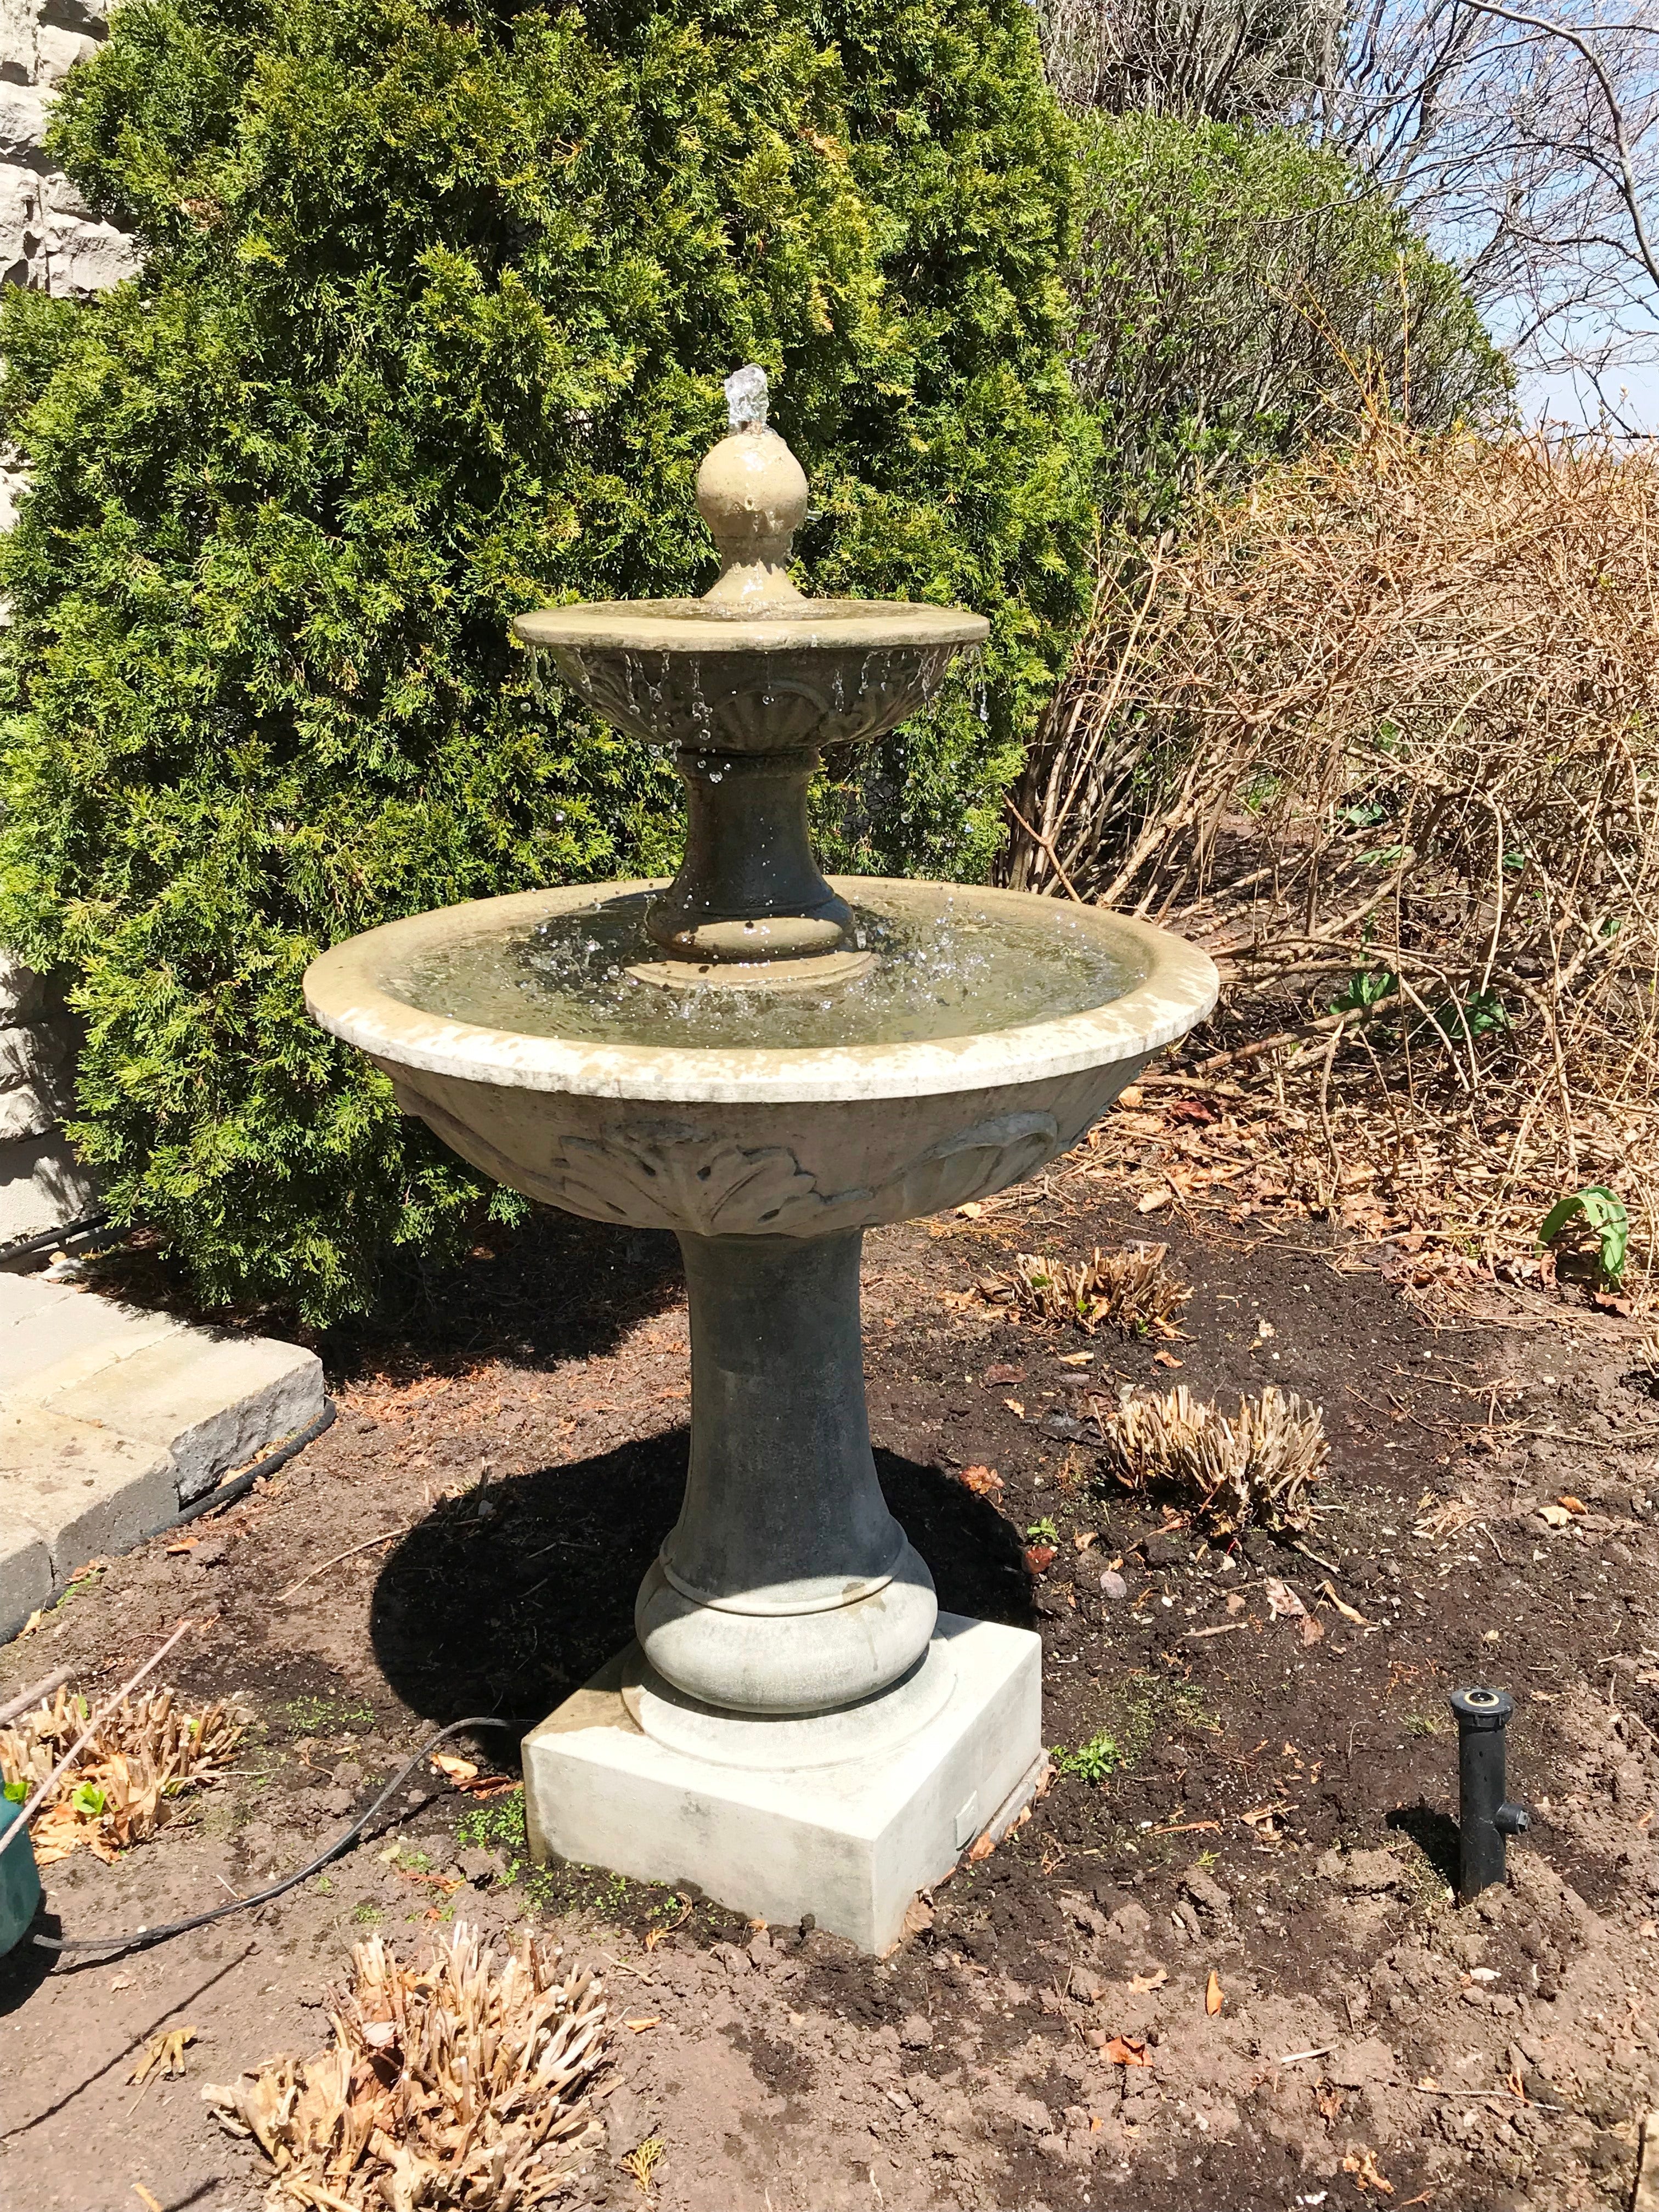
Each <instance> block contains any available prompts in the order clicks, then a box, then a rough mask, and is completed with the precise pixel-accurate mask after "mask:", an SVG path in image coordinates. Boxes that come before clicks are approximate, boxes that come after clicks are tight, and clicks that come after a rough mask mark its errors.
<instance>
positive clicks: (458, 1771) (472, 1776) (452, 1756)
mask: <svg viewBox="0 0 1659 2212" xmlns="http://www.w3.org/2000/svg"><path fill="white" fill-rule="evenodd" d="M432 1764H433V1765H435V1767H436V1768H437V1770H438V1771H439V1773H440V1774H446V1775H447V1776H448V1778H449V1779H450V1780H451V1781H452V1782H453V1783H455V1784H457V1785H459V1784H463V1783H467V1782H476V1781H477V1778H478V1762H477V1759H461V1758H459V1757H458V1756H457V1755H456V1753H453V1751H437V1752H434V1753H433V1754H432Z"/></svg>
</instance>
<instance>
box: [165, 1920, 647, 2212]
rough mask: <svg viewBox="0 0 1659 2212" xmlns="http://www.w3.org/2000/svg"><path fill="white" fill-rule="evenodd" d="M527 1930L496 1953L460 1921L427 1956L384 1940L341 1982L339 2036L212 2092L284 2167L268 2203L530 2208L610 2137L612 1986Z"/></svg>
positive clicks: (331, 2211) (333, 1996) (230, 2123)
mask: <svg viewBox="0 0 1659 2212" xmlns="http://www.w3.org/2000/svg"><path fill="white" fill-rule="evenodd" d="M559 1963H560V1954H559V1952H558V1950H557V1948H556V1946H554V1945H552V1944H550V1943H545V1942H540V1941H538V1939H536V1938H535V1937H532V1936H525V1937H523V1938H522V1939H521V1940H520V1946H519V1948H518V1949H517V1950H516V1951H515V1952H513V1953H512V1954H510V1955H508V1956H507V1958H506V1959H505V1960H504V1961H502V1962H501V1963H499V1964H498V1963H497V1960H496V1955H495V1952H494V1951H493V1950H490V1949H487V1948H483V1947H482V1945H481V1943H480V1940H479V1936H478V1934H477V1930H476V1929H472V1928H469V1927H466V1926H465V1925H464V1924H463V1923H457V1924H456V1926H455V1927H454V1928H453V1929H452V1930H451V1931H450V1933H449V1935H448V1936H446V1937H443V1938H441V1939H440V1940H439V1941H438V1942H436V1943H435V1947H434V1949H433V1953H432V1955H431V1958H430V1959H429V1960H428V1961H427V1963H426V1964H425V1965H424V1966H420V1967H418V1968H417V1967H413V1966H399V1965H398V1962H397V1960H396V1959H395V1958H394V1957H393V1956H392V1954H391V1953H390V1952H389V1951H388V1950H387V1949H386V1946H385V1944H384V1943H383V1942H381V1941H380V1938H379V1937H378V1936H376V1937H374V1939H373V1940H372V1941H371V1942H367V1943H359V1944H358V1945H356V1948H354V1949H353V1951H352V1954H351V1964H352V1978H351V1983H350V1985H349V1988H344V1989H334V1990H331V1991H330V1992H329V1997H328V2007H329V2019H330V2021H331V2025H332V2027H333V2030H334V2039H333V2043H332V2045H331V2047H330V2048H329V2049H328V2050H327V2051H321V2052H319V2054H318V2055H317V2056H316V2057H313V2058H307V2059H295V2058H276V2059H271V2060H270V2061H269V2062H268V2063H266V2064H264V2066H261V2067H260V2068H259V2069H258V2071H257V2072H255V2073H252V2074H244V2075H241V2076H240V2078H239V2079H238V2080H237V2081H234V2082H232V2083H230V2084H229V2085H228V2087H211V2086H210V2087H207V2088H205V2089H204V2090H203V2092H202V2094H203V2096H204V2098H205V2099H206V2100H207V2101H208V2102H209V2104H210V2105H211V2106H212V2107H213V2109H214V2112H215V2113H216V2116H217V2117H218V2118H219V2119H220V2120H222V2122H223V2124H224V2125H225V2126H226V2127H228V2129H229V2130H231V2132H232V2133H233V2134H234V2135H240V2136H252V2137H253V2139H254V2140H255V2141H256V2142H258V2145H259V2148H261V2150H263V2151H264V2154H265V2155H266V2157H267V2158H268V2159H270V2161H271V2163H272V2164H273V2166H275V2167H276V2173H277V2179H276V2182H275V2183H274V2184H273V2185H272V2190H271V2197H272V2201H273V2202H275V2201H278V2200H279V2199H286V2200H289V2201H291V2202H293V2203H297V2204H302V2205H305V2206H307V2208H311V2212H370V2208H373V2212H381V2208H383V2207H391V2208H392V2212H413V2208H414V2207H416V2206H422V2207H430V2208H432V2212H438V2208H445V2209H446V2212H448V2208H453V2212H531V2208H532V2207H533V2206H535V2205H538V2204H542V2203H546V2202H547V2200H548V2199H549V2198H550V2197H556V2196H557V2195H558V2194H560V2192H561V2191H562V2190H563V2189H564V2188H565V2186H566V2185H567V2184H568V2181H569V2179H570V2178H571V2177H570V2170H569V2167H568V2163H567V2161H568V2159H569V2158H570V2157H571V2155H572V2154H574V2152H575V2151H577V2150H578V2149H579V2148H586V2147H587V2146H588V2145H590V2144H592V2142H596V2141H597V2140H598V2138H599V2132H600V2130H599V2122H598V2120H597V2119H596V2118H594V2116H593V2112H592V2106H591V2104H590V2102H589V2098H588V2092H589V2091H590V2090H591V2088H592V2085H593V2081H594V2077H595V2075H596V2074H597V2073H598V2071H599V2069H600V2067H601V2066H602V2065H603V2064H604V2063H605V2043H606V2026H605V2003H604V1999H603V1991H602V1985H601V1984H600V1983H599V1981H598V1980H596V1979H595V1978H594V1977H593V1976H592V1974H590V1973H586V1972H580V1973H579V1972H571V1973H569V1974H567V1975H565V1976H564V1977H562V1978H561V1977H560V1974H559V1971H558V1970H559Z"/></svg>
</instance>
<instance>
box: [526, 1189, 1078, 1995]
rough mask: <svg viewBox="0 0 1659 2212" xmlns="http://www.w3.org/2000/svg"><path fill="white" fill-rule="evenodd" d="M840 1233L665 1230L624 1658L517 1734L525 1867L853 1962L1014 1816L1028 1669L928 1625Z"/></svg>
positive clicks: (1036, 1687) (1031, 1655) (1000, 1644)
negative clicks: (820, 1948) (676, 1241)
mask: <svg viewBox="0 0 1659 2212" xmlns="http://www.w3.org/2000/svg"><path fill="white" fill-rule="evenodd" d="M863 1241H864V1240H863V1231H861V1230H856V1229H854V1230H849V1231H843V1232H842V1233H839V1234H837V1235H835V1236H830V1237H817V1238H811V1239H804V1238H795V1237H696V1236H691V1235H689V1234H686V1233H684V1232H682V1233H681V1236H680V1247H681V1249H682V1251H683V1252H684V1256H685V1272H686V1283H687V1288H688V1291H689V1293H690V1314H691V1378H692V1380H691V1404H692V1414H691V1453H690V1468H689V1471H688V1474H687V1477H686V1486H685V1498H684V1504H683V1506H682V1508H681V1511H680V1517H679V1519H678V1522H676V1523H675V1525H674V1528H672V1529H671V1532H670V1534H669V1535H668V1536H667V1538H666V1539H665V1542H664V1544H663V1547H662V1551H661V1553H660V1554H659V1557H658V1559H656V1560H655V1561H654V1562H653V1565H652V1568H651V1571H650V1572H649V1573H648V1574H647V1577H646V1578H645V1582H644V1583H643V1585H642V1587H641V1590H640V1595H639V1600H638V1603H637V1605H636V1607H635V1626H636V1627H637V1629H638V1632H639V1640H638V1642H637V1643H635V1644H632V1645H630V1646H629V1649H628V1650H626V1651H624V1652H623V1653H622V1654H620V1655H619V1656H618V1657H617V1659H615V1660H614V1661H612V1662H611V1665H610V1666H609V1667H607V1668H604V1669H602V1670H601V1672H600V1673H599V1674H598V1675H596V1676H595V1677H594V1679H593V1680H592V1681H591V1682H590V1683H589V1684H588V1685H587V1686H586V1688H585V1689H582V1690H580V1691H578V1692H577V1693H576V1694H575V1696H574V1697H573V1698H570V1699H567V1700H566V1702H565V1704H564V1705H562V1706H561V1707H560V1708H559V1709H558V1711H556V1712H555V1713H554V1714H553V1715H552V1717H550V1719H549V1720H547V1721H546V1722H544V1723H543V1725H542V1726H541V1727H540V1728H539V1729H536V1730H534V1731H533V1733H532V1735H529V1736H527V1737H526V1740H525V1746H524V1770H525V1799H526V1809H527V1814H528V1819H529V1826H530V1836H531V1843H532V1848H533V1849H534V1850H536V1851H537V1853H538V1856H539V1855H542V1854H544V1853H545V1852H547V1851H549V1850H551V1851H553V1852H556V1854H557V1855H558V1856H559V1857H561V1858H566V1859H574V1860H577V1861H580V1862H581V1863H586V1864H597V1865H602V1866H606V1867H611V1868H615V1869H617V1870H618V1871H620V1872H622V1873H624V1874H630V1875H635V1877H636V1878H640V1879H643V1880H647V1881H666V1882H671V1883H673V1882H679V1883H690V1884H692V1885H695V1886H696V1887H697V1888H699V1889H705V1890H708V1891H709V1892H710V1893H713V1894H714V1895H716V1896H718V1897H719V1898H720V1899H722V1900H723V1901H724V1902H726V1903H727V1904H730V1905H737V1906H738V1907H740V1908H741V1909H742V1910H744V1911H748V1912H750V1913H751V1914H756V1915H758V1916H760V1917H763V1918H764V1919H767V1920H775V1921H790V1920H799V1919H801V1918H802V1917H804V1916H805V1914H806V1913H808V1912H810V1913H811V1914H812V1916H813V1917H814V1918H815V1920H816V1921H817V1924H818V1925H819V1926H820V1927H822V1928H825V1929H829V1930H830V1931H831V1932H833V1933H836V1934H839V1935H843V1936H851V1937H852V1938H853V1940H854V1942H857V1943H859V1944H860V1945H861V1946H862V1947H863V1948H865V1949H866V1950H872V1951H882V1950H885V1949H886V1948H888V1947H889V1945H890V1944H891V1943H894V1942H896V1941H897V1939H898V1936H899V1933H900V1930H901V1929H902V1923H903V1919H904V1914H905V1911H906V1909H907V1907H908V1904H909V1902H910V1899H912V1898H913V1897H914V1896H915V1893H916V1891H917V1890H918V1889H919V1888H922V1887H926V1886H927V1884H928V1883H930V1882H933V1881H938V1880H939V1878H940V1876H941V1875H944V1874H945V1872H946V1871H947V1870H948V1869H950V1868H951V1866H953V1865H954V1864H955V1863H956V1862H957V1858H958V1857H960V1856H961V1854H962V1852H963V1849H964V1848H965V1847H966V1846H967V1845H969V1844H971V1843H972V1842H973V1841H974V1839H975V1838H976V1837H977V1836H979V1835H980V1834H981V1833H982V1832H984V1831H985V1830H986V1829H987V1828H990V1829H992V1830H993V1831H997V1830H998V1829H999V1828H1000V1827H1001V1826H1006V1825H1007V1823H1008V1822H1009V1821H1010V1820H1012V1819H1013V1818H1014V1816H1015V1815H1016V1814H1018V1811H1019V1809H1020V1808H1021V1807H1022V1806H1023V1804H1024V1802H1025V1800H1026V1798H1027V1797H1029V1796H1030V1792H1031V1790H1032V1789H1033V1788H1034V1787H1035V1786H1036V1778H1037V1775H1038V1772H1039V1771H1040V1768H1041V1765H1042V1735H1041V1705H1040V1681H1039V1678H1040V1647H1039V1644H1038V1641H1037V1638H1036V1637H1035V1636H1033V1635H1031V1634H1030V1632H1028V1631H1026V1630H1024V1629H1017V1628H1005V1627H1002V1626H998V1625H995V1624H993V1623H989V1622H985V1621H977V1620H964V1619H962V1618H960V1617H959V1616H953V1615H951V1614H944V1615H941V1614H940V1613H939V1608H938V1603H937V1601H936V1599H935V1597H934V1595H933V1580H932V1577H930V1576H929V1574H928V1572H927V1568H926V1566H924V1565H923V1564H922V1562H921V1559H919V1558H918V1557H917V1555H916V1553H915V1552H914V1551H913V1550H912V1549H911V1547H910V1545H909V1542H908V1540H907V1539H906V1537H905V1534H904V1531H903V1530H902V1528H900V1527H899V1525H898V1523H897V1522H896V1521H895V1520H894V1518H893V1516H892V1515H891V1514H890V1512H889V1511H888V1510H887V1504H886V1501H885V1499H884V1498H883V1496H882V1494H881V1486H880V1484H879V1482H878V1480H877V1476H876V1467H875V1461H874V1458H873V1456H872V1453H871V1449H870V1432H869V1426H868V1422H867V1419H866V1412H865V1400H864V1367H863V1359H862V1356H861V1349H860V1331H859V1258H860V1249H861V1247H862V1244H863Z"/></svg>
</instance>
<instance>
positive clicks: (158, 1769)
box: [0, 1688, 243, 1866]
mask: <svg viewBox="0 0 1659 2212" xmlns="http://www.w3.org/2000/svg"><path fill="white" fill-rule="evenodd" d="M176 1699H177V1692H174V1691H173V1690H152V1691H150V1692H148V1693H147V1694H146V1695H145V1696H143V1697H142V1698H130V1699H126V1700H125V1703H123V1704H121V1705H118V1706H117V1707H116V1709H115V1711H113V1712H112V1713H111V1714H110V1715H109V1716H108V1717H107V1718H106V1720H105V1721H104V1722H103V1723H102V1725H101V1726H100V1728H99V1729H98V1732H97V1734H96V1735H94V1737H93V1738H92V1740H91V1741H90V1742H88V1744H87V1745H86V1746H85V1747H83V1749H82V1752H81V1754H80V1756H79V1758H78V1759H76V1762H75V1764H74V1765H73V1766H71V1767H70V1768H69V1769H68V1770H67V1771H66V1772H65V1773H64V1774H63V1775H62V1776H60V1777H59V1778H58V1782H57V1784H55V1786H54V1788H53V1790H52V1796H50V1797H49V1798H48V1799H47V1801H46V1805H45V1807H44V1808H42V1810H41V1811H40V1814H38V1815H37V1816H36V1818H35V1819H34V1820H33V1823H32V1824H31V1829H30V1833H31V1835H32V1837H33V1844H34V1856H35V1859H36V1861H37V1863H39V1864H40V1865H41V1866H51V1865H52V1863H54V1861H56V1860H58V1859H62V1858H67V1857H69V1854H70V1852H71V1851H72V1850H76V1849H77V1848H78V1847H80V1846H82V1845H84V1846H85V1848H86V1849H87V1850H89V1851H92V1852H93V1853H94V1854H95V1856H96V1857H99V1858H100V1859H105V1860H110V1859H112V1858H113V1857H115V1854H116V1852H117V1851H118V1850H124V1849H125V1847H126V1845H127V1844H135V1843H137V1842H139V1841H140V1840H141V1839H142V1838H144V1837H146V1836H151V1835H154V1834H155V1831H156V1829H157V1828H159V1827H161V1826H165V1825H166V1823H167V1820H168V1819H169V1818H170V1817H171V1814H172V1810H173V1805H174V1803H175V1802H176V1801H177V1800H178V1799H179V1797H180V1796H182V1795H183V1794H184V1793H185V1791H186V1790H193V1789H197V1788H199V1787H201V1786H202V1785H203V1784H208V1783H210V1782H212V1781H213V1780H214V1778H216V1776H217V1775H219V1774H220V1773H222V1771H224V1770H225V1768H227V1767H228V1765H230V1763H231V1761H232V1760H233V1759H234V1758H235V1756H236V1753H237V1752H238V1750H239V1749H240V1746H241V1741H242V1735H243V1729H242V1723H241V1722H240V1720H239V1719H237V1717H235V1715H234V1713H233V1712H232V1711H231V1710H230V1708H229V1707H228V1705H225V1704H224V1703H223V1701H222V1700H221V1701H220V1702H219V1703H218V1704H216V1705H210V1706H209V1708H208V1709H207V1711H205V1712H202V1713H192V1712H190V1711H186V1710H185V1708H184V1707H183V1706H182V1705H179V1704H178V1703H177V1702H176ZM90 1715H91V1708H90V1706H89V1705H88V1703H87V1701H86V1699H84V1698H82V1697H80V1696H76V1695H73V1694H71V1692H70V1691H69V1690H68V1689H67V1688H64V1689H61V1690H59V1691H58V1694H57V1696H56V1697H55V1698H54V1699H52V1702H51V1703H50V1704H49V1705H38V1706H37V1707H36V1708H35V1710H34V1711H33V1712H29V1713H25V1714H23V1715H22V1717H21V1718H20V1719H18V1720H15V1721H14V1722H13V1723H11V1725H10V1727H9V1728H3V1729H0V1778H3V1779H4V1781H5V1782H6V1783H7V1784H21V1786H22V1787H23V1788H24V1789H26V1790H31V1791H32V1790H33V1789H34V1788H35V1787H36V1786H37V1785H38V1784H40V1783H42V1782H44V1781H45V1780H46V1778H47V1776H48V1775H49V1774H50V1773H51V1772H52V1769H53V1767H55V1766H56V1765H57V1764H58V1760H59V1759H62V1757H63V1756H64V1753H65V1752H67V1751H68V1749H69V1748H70V1745H71V1744H72V1743H73V1742H74V1741H75V1740H76V1737H77V1736H78V1735H80V1733H81V1731H82V1729H84V1728H85V1726H86V1724H87V1722H88V1718H89V1717H90Z"/></svg>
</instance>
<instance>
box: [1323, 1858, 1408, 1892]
mask: <svg viewBox="0 0 1659 2212" xmlns="http://www.w3.org/2000/svg"><path fill="white" fill-rule="evenodd" d="M1314 1871H1315V1873H1316V1874H1317V1875H1321V1876H1322V1877H1323V1879H1324V1880H1325V1881H1334V1882H1336V1883H1338V1884H1340V1887H1342V1888H1344V1889H1346V1891H1347V1892H1348V1893H1349V1895H1350V1896H1351V1897H1376V1896H1378V1895H1380V1894H1381V1893H1382V1892H1383V1891H1384V1890H1388V1889H1398V1888H1399V1887H1400V1886H1401V1881H1402V1880H1403V1878H1404V1877H1403V1876H1402V1875H1401V1868H1400V1862H1399V1860H1398V1859H1396V1858H1395V1856H1394V1854H1393V1853H1392V1852H1391V1851H1380V1850H1379V1851H1350V1852H1349V1853H1348V1855H1347V1857H1346V1858H1344V1857H1343V1856H1342V1854H1341V1852H1340V1851H1327V1852H1326V1853H1325V1855H1324V1857H1322V1859H1321V1860H1320V1861H1319V1863H1318V1864H1317V1866H1316V1868H1315V1869H1314Z"/></svg>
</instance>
